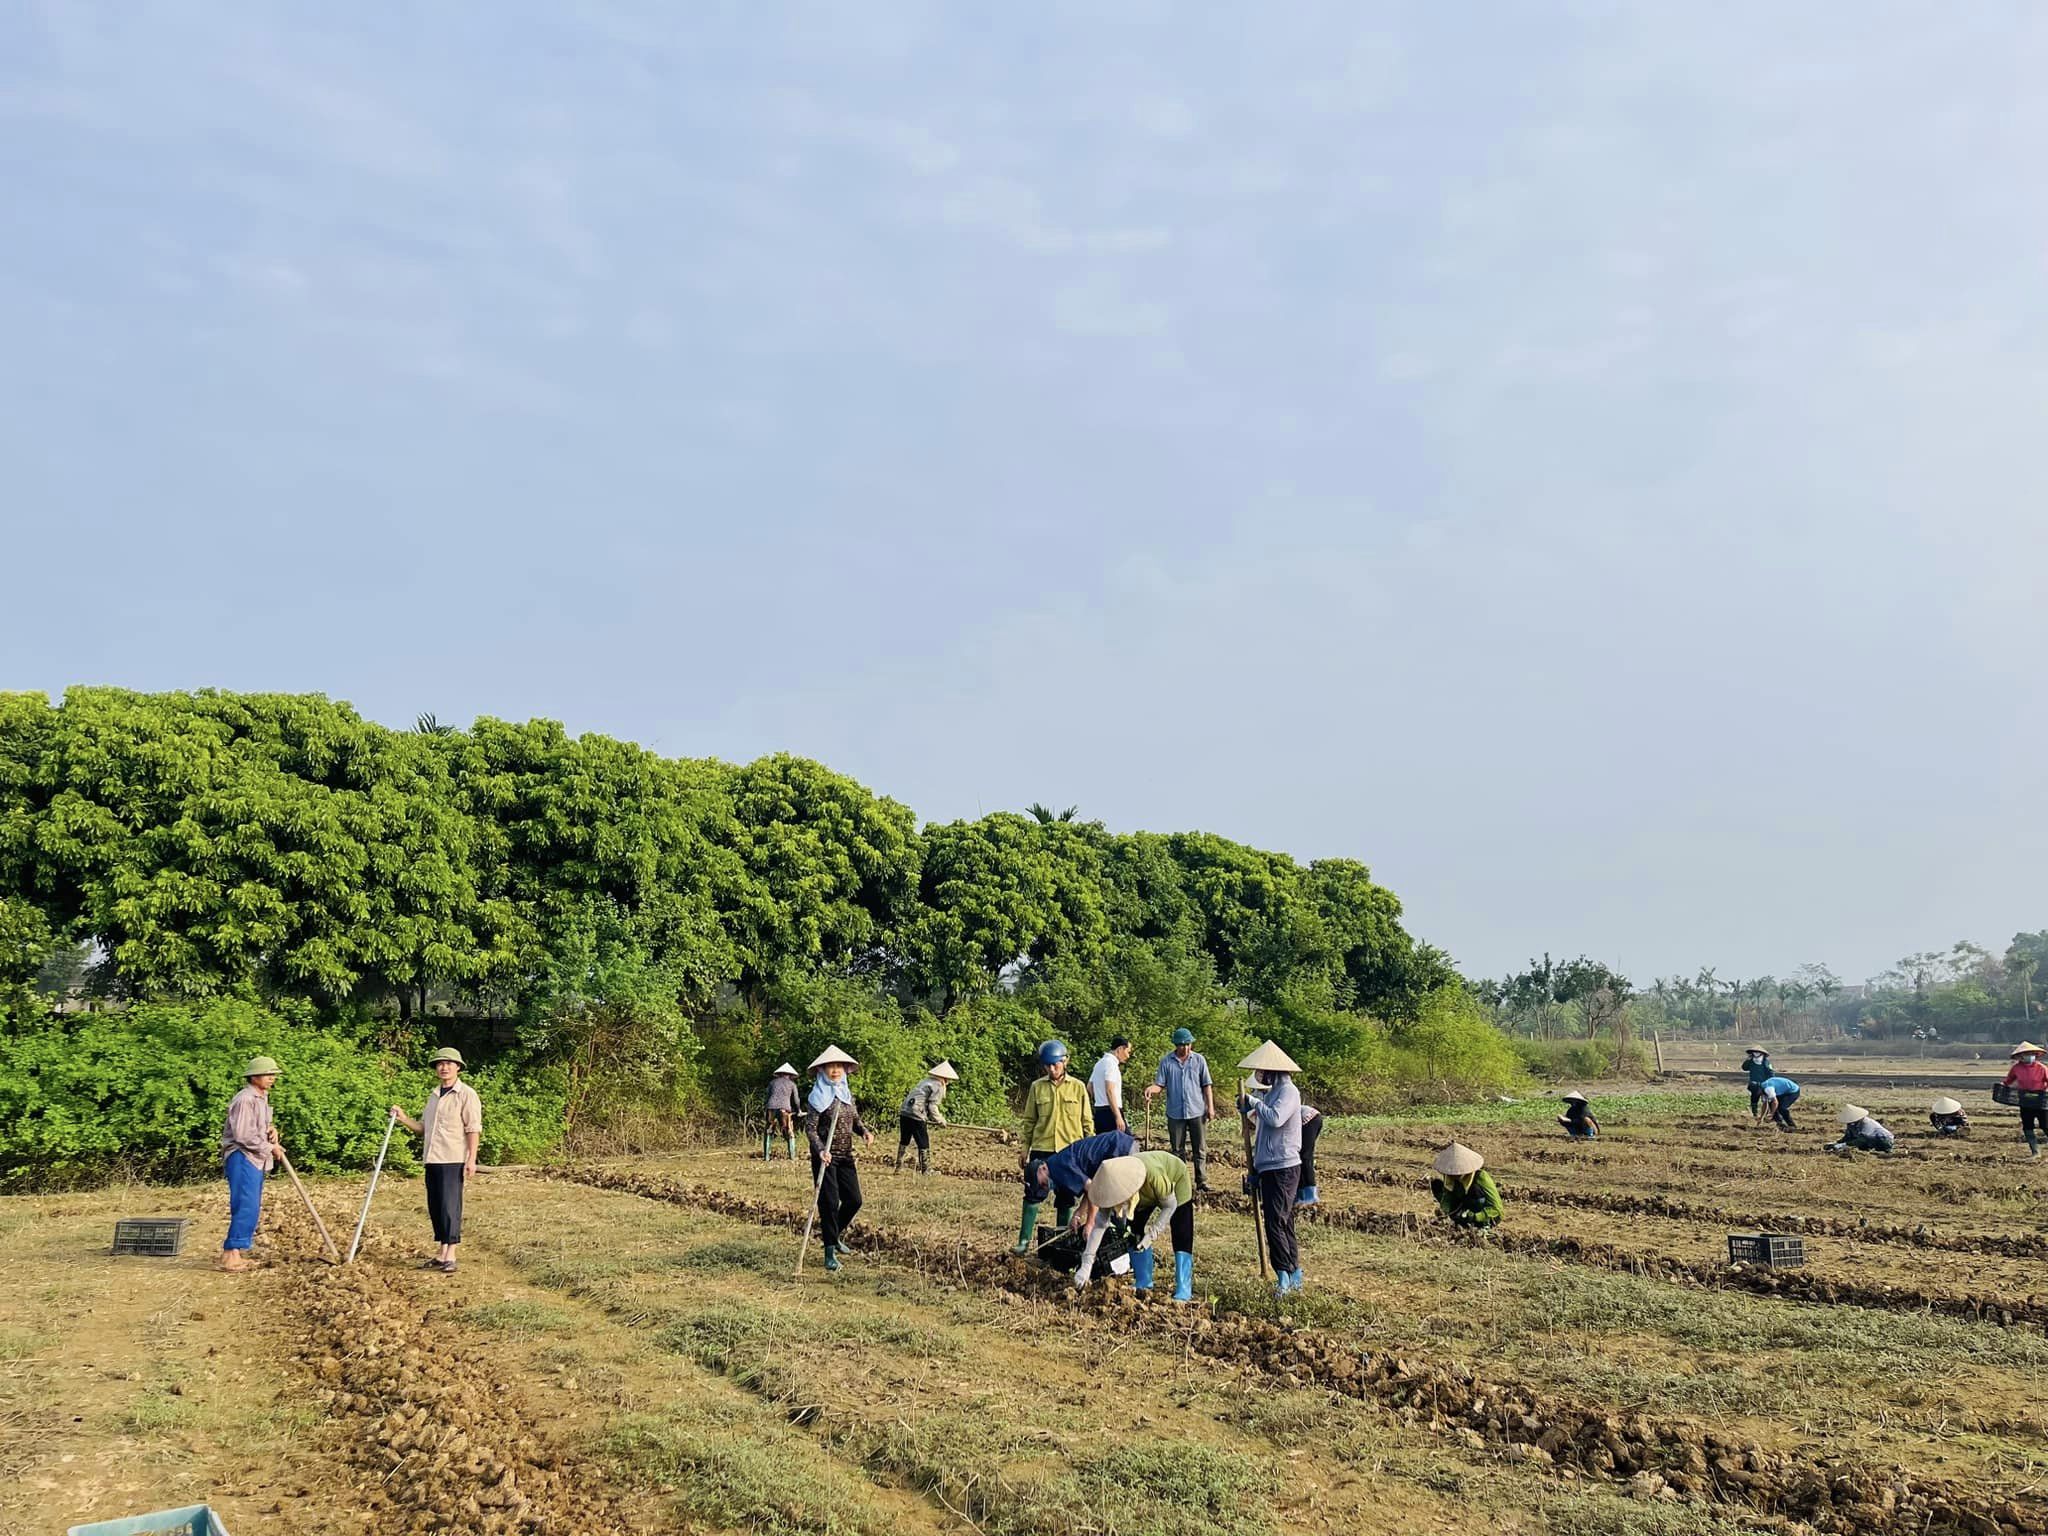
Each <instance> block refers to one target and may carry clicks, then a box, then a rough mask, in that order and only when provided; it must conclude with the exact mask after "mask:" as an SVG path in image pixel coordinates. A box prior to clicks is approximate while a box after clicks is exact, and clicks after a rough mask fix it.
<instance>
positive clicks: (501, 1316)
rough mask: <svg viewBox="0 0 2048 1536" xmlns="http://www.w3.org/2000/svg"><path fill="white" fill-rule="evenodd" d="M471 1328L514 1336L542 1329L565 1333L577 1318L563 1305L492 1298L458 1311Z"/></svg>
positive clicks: (524, 1336) (459, 1315)
mask: <svg viewBox="0 0 2048 1536" xmlns="http://www.w3.org/2000/svg"><path fill="white" fill-rule="evenodd" d="M456 1316H457V1318H459V1319H460V1320H461V1321H462V1322H465V1323H468V1324H469V1325H470V1326H471V1327H472V1328H485V1329H489V1330H490V1331H491V1332H493V1333H503V1334H508V1335H510V1336H511V1337H512V1338H515V1339H527V1338H532V1337H533V1336H534V1335H535V1334H540V1333H562V1332H566V1331H567V1330H568V1329H571V1328H574V1327H575V1326H576V1319H575V1318H574V1317H572V1316H570V1315H569V1314H568V1313H567V1312H564V1311H563V1310H562V1309H561V1308H560V1307H551V1306H549V1305H548V1304H547V1303H546V1302H543V1301H489V1302H482V1303H479V1304H478V1305H476V1306H471V1307H464V1308H463V1309H462V1310H461V1311H460V1312H458V1313H457V1314H456Z"/></svg>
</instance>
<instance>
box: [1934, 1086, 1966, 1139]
mask: <svg viewBox="0 0 2048 1536" xmlns="http://www.w3.org/2000/svg"><path fill="white" fill-rule="evenodd" d="M1927 1123H1928V1124H1929V1125H1931V1126H1933V1127H1934V1134H1935V1135H1937V1136H1967V1135H1968V1134H1969V1132H1970V1117H1969V1116H1968V1115H1966V1114H1964V1113H1963V1106H1962V1104H1961V1102H1960V1101H1958V1100H1956V1099H1951V1098H1949V1097H1947V1096H1946V1095H1944V1096H1943V1097H1941V1098H1938V1099H1936V1100H1935V1101H1934V1102H1933V1103H1932V1104H1930V1105H1928V1106H1927Z"/></svg>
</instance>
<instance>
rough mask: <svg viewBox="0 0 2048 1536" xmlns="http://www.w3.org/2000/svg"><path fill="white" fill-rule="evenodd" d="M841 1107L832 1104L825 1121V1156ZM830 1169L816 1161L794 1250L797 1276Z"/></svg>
mask: <svg viewBox="0 0 2048 1536" xmlns="http://www.w3.org/2000/svg"><path fill="white" fill-rule="evenodd" d="M841 1107H842V1106H841V1105H839V1104H836V1103H835V1104H834V1105H833V1106H832V1115H831V1118H830V1119H828V1120H827V1121H826V1122H825V1156H826V1157H828V1158H829V1157H830V1156H831V1155H832V1133H833V1132H834V1131H836V1130H838V1129H839V1111H840V1109H841ZM831 1171H832V1165H831V1163H829V1162H826V1161H823V1160H822V1159H821V1160H820V1161H819V1163H818V1182H817V1184H816V1186H815V1187H813V1189H812V1190H811V1214H810V1215H808V1216H806V1217H805V1218H804V1240H803V1241H802V1242H801V1243H799V1244H798V1245H797V1250H796V1272H797V1274H798V1275H799V1276H801V1275H802V1274H803V1272H804V1252H805V1250H806V1249H808V1248H809V1247H810V1246H811V1223H812V1222H814V1221H816V1220H817V1219H818V1201H819V1200H820V1199H822V1198H823V1196H824V1193H825V1175H826V1174H828V1173H830V1172H831Z"/></svg>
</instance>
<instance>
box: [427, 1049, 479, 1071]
mask: <svg viewBox="0 0 2048 1536" xmlns="http://www.w3.org/2000/svg"><path fill="white" fill-rule="evenodd" d="M437 1061H452V1062H454V1063H455V1065H457V1066H458V1067H466V1066H468V1065H469V1063H468V1062H466V1061H464V1060H463V1059H462V1052H460V1051H458V1050H457V1049H455V1047H454V1046H452V1045H444V1046H442V1047H441V1049H439V1050H438V1051H436V1052H434V1054H433V1055H431V1056H429V1057H428V1058H427V1065H428V1066H430V1067H431V1066H432V1065H433V1064H434V1063H435V1062H437Z"/></svg>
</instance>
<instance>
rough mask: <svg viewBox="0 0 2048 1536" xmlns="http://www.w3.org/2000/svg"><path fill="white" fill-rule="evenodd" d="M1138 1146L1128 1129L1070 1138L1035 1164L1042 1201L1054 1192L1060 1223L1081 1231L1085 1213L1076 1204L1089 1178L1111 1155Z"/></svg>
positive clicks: (1124, 1153) (1126, 1152) (1124, 1154)
mask: <svg viewBox="0 0 2048 1536" xmlns="http://www.w3.org/2000/svg"><path fill="white" fill-rule="evenodd" d="M1137 1150H1138V1142H1137V1138H1136V1137H1134V1136H1132V1135H1131V1133H1130V1132H1129V1131H1104V1132H1102V1134H1101V1135H1099V1136H1083V1137H1082V1138H1081V1139H1080V1140H1079V1141H1074V1142H1069V1143H1068V1144H1067V1145H1066V1146H1064V1147H1062V1148H1060V1150H1059V1151H1057V1152H1055V1153H1053V1155H1052V1156H1051V1157H1048V1158H1045V1159H1044V1160H1042V1161H1040V1162H1038V1163H1036V1164H1034V1165H1033V1167H1032V1170H1031V1173H1032V1177H1033V1179H1034V1180H1035V1181H1036V1182H1035V1185H1034V1187H1035V1188H1036V1189H1037V1191H1038V1198H1039V1199H1040V1200H1041V1201H1042V1200H1044V1199H1045V1197H1046V1196H1047V1195H1051V1196H1052V1197H1053V1211H1054V1212H1055V1214H1056V1217H1057V1221H1058V1224H1059V1225H1060V1226H1062V1227H1068V1226H1071V1227H1072V1228H1074V1229H1075V1230H1076V1231H1078V1230H1079V1229H1080V1227H1081V1222H1082V1217H1081V1214H1080V1213H1079V1212H1076V1211H1075V1210H1074V1205H1075V1202H1077V1201H1079V1200H1080V1199H1081V1197H1082V1196H1083V1195H1085V1194H1086V1193H1087V1191H1088V1181H1089V1180H1090V1179H1092V1178H1094V1177H1095V1174H1096V1171H1097V1170H1098V1169H1100V1168H1101V1167H1102V1165H1103V1164H1104V1163H1106V1162H1108V1161H1109V1160H1110V1159H1111V1158H1112V1157H1129V1156H1130V1155H1131V1154H1132V1153H1133V1152H1135V1151H1137Z"/></svg>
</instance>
